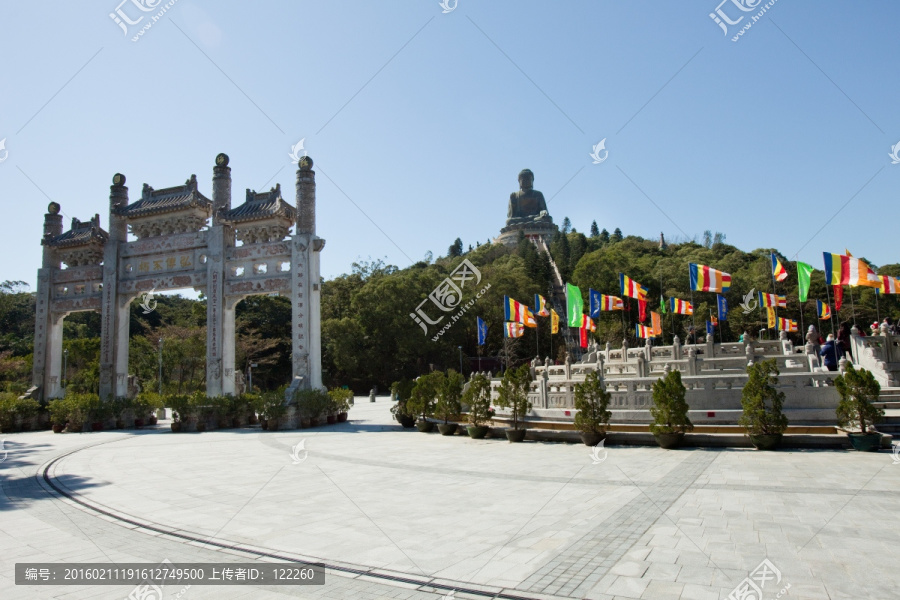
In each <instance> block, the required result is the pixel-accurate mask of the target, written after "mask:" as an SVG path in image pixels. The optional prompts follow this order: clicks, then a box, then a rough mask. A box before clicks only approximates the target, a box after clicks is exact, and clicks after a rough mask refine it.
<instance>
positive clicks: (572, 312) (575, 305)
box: [566, 283, 584, 327]
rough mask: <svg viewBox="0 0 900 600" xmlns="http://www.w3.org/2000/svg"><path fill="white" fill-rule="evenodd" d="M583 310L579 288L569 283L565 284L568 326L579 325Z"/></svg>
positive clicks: (582, 300)
mask: <svg viewBox="0 0 900 600" xmlns="http://www.w3.org/2000/svg"><path fill="white" fill-rule="evenodd" d="M583 312H584V299H583V298H582V297H581V290H580V289H578V288H577V287H576V286H574V285H572V284H571V283H567V284H566V320H567V321H568V323H569V327H580V326H581V313H583Z"/></svg>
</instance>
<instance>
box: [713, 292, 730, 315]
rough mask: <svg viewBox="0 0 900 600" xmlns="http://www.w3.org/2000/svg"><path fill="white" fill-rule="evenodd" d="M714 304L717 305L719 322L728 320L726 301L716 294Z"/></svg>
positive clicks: (723, 297)
mask: <svg viewBox="0 0 900 600" xmlns="http://www.w3.org/2000/svg"><path fill="white" fill-rule="evenodd" d="M716 302H717V304H718V305H719V320H720V321H727V320H728V300H727V299H726V298H725V296H723V295H721V294H716Z"/></svg>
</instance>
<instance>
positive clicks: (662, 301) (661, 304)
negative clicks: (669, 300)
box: [659, 294, 666, 314]
mask: <svg viewBox="0 0 900 600" xmlns="http://www.w3.org/2000/svg"><path fill="white" fill-rule="evenodd" d="M659 312H661V313H662V314H666V301H665V299H664V298H663V296H662V294H660V295H659Z"/></svg>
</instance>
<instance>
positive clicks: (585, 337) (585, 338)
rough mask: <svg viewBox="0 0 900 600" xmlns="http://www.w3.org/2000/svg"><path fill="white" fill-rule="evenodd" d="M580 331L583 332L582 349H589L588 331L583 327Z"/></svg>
mask: <svg viewBox="0 0 900 600" xmlns="http://www.w3.org/2000/svg"><path fill="white" fill-rule="evenodd" d="M578 331H580V332H581V347H582V348H587V347H588V330H587V328H585V327H582V328H581V329H579V330H578Z"/></svg>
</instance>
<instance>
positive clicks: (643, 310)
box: [638, 300, 647, 323]
mask: <svg viewBox="0 0 900 600" xmlns="http://www.w3.org/2000/svg"><path fill="white" fill-rule="evenodd" d="M646 320H647V301H646V300H638V321H640V322H641V323H643V322H644V321H646Z"/></svg>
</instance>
